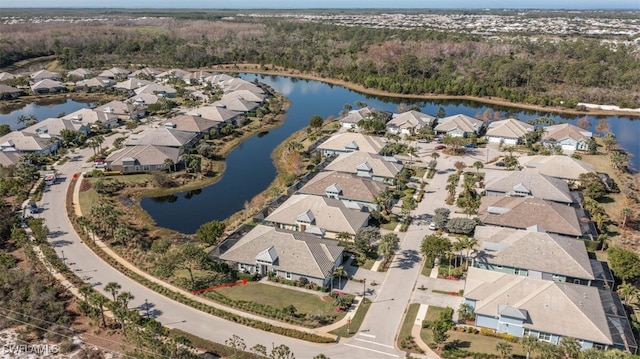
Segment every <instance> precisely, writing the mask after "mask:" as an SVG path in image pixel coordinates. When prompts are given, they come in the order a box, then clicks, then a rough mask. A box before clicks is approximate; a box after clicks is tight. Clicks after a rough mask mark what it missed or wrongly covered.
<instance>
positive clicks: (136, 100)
mask: <svg viewBox="0 0 640 359" xmlns="http://www.w3.org/2000/svg"><path fill="white" fill-rule="evenodd" d="M159 100H160V97H159V96H157V95H154V94H152V93H141V94H138V95H134V96H132V97H130V98H129V99H128V100H127V102H129V103H132V104H134V105H136V106H140V107H142V108H146V106H148V105H153V104H154V103H156V102H158V101H159Z"/></svg>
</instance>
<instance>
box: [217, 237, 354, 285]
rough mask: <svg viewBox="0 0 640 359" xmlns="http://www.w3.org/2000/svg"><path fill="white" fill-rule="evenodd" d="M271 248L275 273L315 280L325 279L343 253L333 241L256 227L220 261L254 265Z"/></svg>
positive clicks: (222, 256) (341, 248)
mask: <svg viewBox="0 0 640 359" xmlns="http://www.w3.org/2000/svg"><path fill="white" fill-rule="evenodd" d="M272 247H273V248H274V251H275V252H276V253H277V255H278V261H277V263H276V264H275V265H274V266H275V267H276V268H277V269H279V270H282V271H287V272H292V273H297V274H300V275H304V276H307V277H314V278H326V277H327V276H328V275H329V274H330V273H331V271H332V270H333V266H334V265H335V262H336V261H337V260H338V258H340V256H341V255H342V252H343V251H344V248H343V247H341V246H338V244H337V242H336V241H332V240H327V239H322V238H319V237H317V236H315V235H313V234H308V233H303V232H292V231H286V230H281V229H276V228H273V227H269V226H263V225H258V226H256V227H255V228H254V229H252V230H251V231H250V232H249V233H247V234H246V235H245V236H244V237H242V238H241V239H240V240H239V241H238V242H237V243H236V244H235V245H234V246H233V247H231V248H230V249H229V250H227V251H226V252H225V253H224V254H222V255H221V256H220V258H221V259H223V260H228V261H233V262H238V263H247V264H255V263H256V258H257V256H259V255H263V252H264V251H265V250H269V249H270V248H272Z"/></svg>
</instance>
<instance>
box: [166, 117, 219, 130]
mask: <svg viewBox="0 0 640 359" xmlns="http://www.w3.org/2000/svg"><path fill="white" fill-rule="evenodd" d="M162 124H163V125H164V127H166V128H168V129H175V130H179V131H185V132H193V133H198V134H209V133H210V132H211V130H215V131H218V130H219V128H220V124H221V122H218V121H212V120H208V119H206V118H204V117H200V116H193V115H178V116H176V117H172V118H169V119H166V120H164V121H163V122H162Z"/></svg>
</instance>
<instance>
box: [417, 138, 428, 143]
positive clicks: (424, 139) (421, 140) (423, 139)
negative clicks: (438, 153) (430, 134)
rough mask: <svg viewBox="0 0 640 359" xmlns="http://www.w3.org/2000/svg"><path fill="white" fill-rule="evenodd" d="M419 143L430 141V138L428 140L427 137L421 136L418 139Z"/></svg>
mask: <svg viewBox="0 0 640 359" xmlns="http://www.w3.org/2000/svg"><path fill="white" fill-rule="evenodd" d="M418 142H419V143H429V140H427V139H426V138H421V139H419V140H418Z"/></svg>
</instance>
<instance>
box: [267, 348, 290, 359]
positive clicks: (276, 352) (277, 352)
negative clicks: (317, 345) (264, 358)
mask: <svg viewBox="0 0 640 359" xmlns="http://www.w3.org/2000/svg"><path fill="white" fill-rule="evenodd" d="M269 359H296V357H295V355H293V353H292V352H291V349H290V348H289V347H288V346H286V345H284V344H280V345H278V346H277V347H275V348H273V349H272V350H271V355H269Z"/></svg>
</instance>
